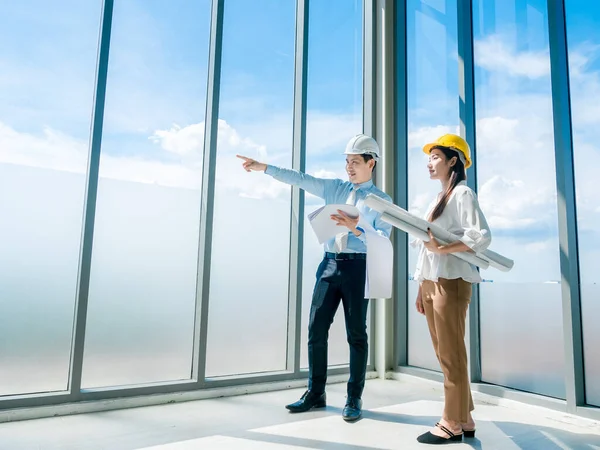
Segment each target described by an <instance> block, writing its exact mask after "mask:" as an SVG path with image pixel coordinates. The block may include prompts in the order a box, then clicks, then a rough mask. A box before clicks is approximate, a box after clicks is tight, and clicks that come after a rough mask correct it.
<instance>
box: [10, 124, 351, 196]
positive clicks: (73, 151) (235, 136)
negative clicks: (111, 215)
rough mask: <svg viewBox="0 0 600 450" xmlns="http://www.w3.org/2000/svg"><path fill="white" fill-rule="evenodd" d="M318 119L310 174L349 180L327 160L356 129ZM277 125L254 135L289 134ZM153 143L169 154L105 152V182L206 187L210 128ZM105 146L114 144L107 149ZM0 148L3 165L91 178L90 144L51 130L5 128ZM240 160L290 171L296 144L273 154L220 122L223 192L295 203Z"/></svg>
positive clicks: (155, 137) (173, 132) (174, 132)
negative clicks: (204, 177) (206, 145)
mask: <svg viewBox="0 0 600 450" xmlns="http://www.w3.org/2000/svg"><path fill="white" fill-rule="evenodd" d="M313 117H314V118H319V119H320V120H319V121H318V123H315V124H314V125H315V126H314V127H313V128H312V129H311V134H312V136H313V139H315V142H316V143H317V145H315V149H316V150H317V151H321V152H322V153H321V154H319V158H314V157H312V158H309V159H315V162H317V164H316V165H311V166H314V167H313V169H311V170H309V171H308V172H309V173H314V172H318V173H319V176H324V175H327V176H333V177H336V176H338V177H340V176H341V177H343V176H345V175H344V171H343V158H342V157H341V156H340V161H339V164H340V166H339V167H338V166H337V165H335V167H334V169H333V170H331V169H330V168H329V167H328V165H329V164H333V161H330V160H332V158H327V155H328V154H329V155H330V156H331V154H332V153H334V152H336V151H339V152H340V155H341V153H342V151H341V150H340V149H339V146H340V145H342V144H341V143H343V145H344V146H345V141H346V139H348V130H349V129H351V128H352V127H353V126H354V125H355V124H354V123H353V122H350V123H349V120H348V118H347V117H345V116H341V117H334V116H328V115H326V114H323V113H316V114H314V115H313ZM274 123H275V124H283V123H285V121H284V120H281V119H280V118H277V117H275V118H272V119H271V120H270V121H266V122H265V123H264V124H263V127H262V128H260V129H258V128H257V129H256V133H254V134H256V135H258V136H261V135H262V136H265V135H268V134H269V132H272V133H274V134H276V135H282V133H283V131H284V130H278V129H277V128H276V127H275V126H274V125H273V124H274ZM329 127H336V129H338V130H342V131H339V133H331V132H330V128H329ZM344 130H346V132H344ZM143 139H146V138H143ZM147 139H148V140H149V141H150V142H151V143H152V144H154V145H155V146H157V147H158V148H159V149H161V150H162V151H164V153H163V154H161V153H155V152H154V153H153V152H146V151H143V152H139V151H138V152H137V153H135V154H134V155H129V154H128V152H127V150H128V149H127V147H122V146H121V147H120V148H119V152H116V151H109V152H106V151H105V152H103V153H102V156H101V162H100V176H101V177H105V178H112V179H118V180H128V181H134V182H139V183H153V184H158V185H163V186H171V187H180V188H187V189H199V188H200V187H201V181H202V158H203V146H204V122H201V123H196V124H191V125H187V126H180V125H177V124H174V125H173V126H171V128H168V129H159V130H155V131H154V132H153V133H152V134H151V136H149V137H148V138H147ZM105 145H109V144H108V143H105ZM110 145H111V146H112V145H113V144H110ZM119 145H120V144H119ZM327 146H330V147H333V148H336V150H330V152H329V153H327V152H326V151H325V149H326V148H327ZM281 147H283V148H286V147H285V146H280V148H281ZM0 148H1V149H2V152H1V153H0V162H1V163H9V164H20V165H25V166H31V167H40V168H46V169H53V170H61V171H67V172H74V173H85V171H86V169H87V154H88V142H87V141H83V140H79V139H75V138H73V137H71V136H69V135H67V134H65V133H62V132H60V131H57V130H54V129H52V128H50V127H45V128H44V129H43V131H42V133H41V134H33V133H28V132H22V131H18V130H15V129H14V128H12V127H10V126H9V125H7V124H4V123H2V122H0ZM341 148H343V147H341ZM111 150H112V148H111ZM236 154H243V155H246V156H249V157H252V158H255V159H258V160H260V161H265V162H268V163H275V164H278V165H282V166H284V167H285V166H288V164H287V163H286V162H287V161H288V160H290V159H291V139H290V146H289V147H287V148H286V150H280V149H277V150H275V151H270V150H268V148H267V146H266V145H264V144H262V143H257V142H256V141H255V140H254V138H253V137H250V136H244V135H242V134H241V133H239V132H238V131H237V130H236V129H235V128H234V127H233V126H232V125H230V124H229V123H227V122H226V121H225V120H219V121H218V141H217V170H216V182H217V189H225V190H226V191H229V192H234V193H237V194H238V195H240V196H242V197H246V198H254V199H259V198H271V199H280V200H284V201H285V200H286V199H288V198H289V187H288V186H286V185H284V184H282V183H280V182H277V181H275V180H274V179H272V178H271V177H268V176H264V175H262V174H258V173H251V174H248V173H246V172H244V171H243V170H242V167H241V164H242V162H241V161H240V160H239V159H238V158H236V156H235V155H236ZM318 161H320V162H318ZM336 162H337V161H336Z"/></svg>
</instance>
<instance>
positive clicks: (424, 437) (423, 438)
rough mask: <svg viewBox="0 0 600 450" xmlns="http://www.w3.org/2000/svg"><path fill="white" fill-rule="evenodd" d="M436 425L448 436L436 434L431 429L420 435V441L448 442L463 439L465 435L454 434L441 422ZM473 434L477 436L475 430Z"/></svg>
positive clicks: (425, 442)
mask: <svg viewBox="0 0 600 450" xmlns="http://www.w3.org/2000/svg"><path fill="white" fill-rule="evenodd" d="M435 426H436V427H438V428H439V429H440V430H442V431H443V432H444V433H446V434H447V435H448V437H447V438H443V437H440V436H436V435H435V434H433V433H432V432H431V431H428V432H427V433H423V434H422V435H421V436H419V437H418V438H417V441H419V442H420V443H421V444H433V445H439V444H448V443H451V442H460V441H462V437H463V434H462V433H460V434H454V433H453V432H452V431H450V430H449V429H448V428H446V427H445V426H444V425H440V423H439V422H438V423H436V424H435ZM473 436H475V431H473Z"/></svg>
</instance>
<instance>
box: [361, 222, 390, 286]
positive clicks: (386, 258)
mask: <svg viewBox="0 0 600 450" xmlns="http://www.w3.org/2000/svg"><path fill="white" fill-rule="evenodd" d="M358 226H359V227H361V228H362V229H363V230H365V238H366V240H367V277H366V283H365V298H391V296H392V285H393V277H394V248H393V246H392V243H391V241H390V240H389V239H388V238H387V237H385V236H382V235H381V234H379V233H378V232H377V231H376V230H375V228H373V227H372V226H371V225H369V224H364V223H359V224H358Z"/></svg>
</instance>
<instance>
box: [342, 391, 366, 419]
mask: <svg viewBox="0 0 600 450" xmlns="http://www.w3.org/2000/svg"><path fill="white" fill-rule="evenodd" d="M361 416H362V400H361V399H360V398H356V397H348V400H347V401H346V406H345V407H344V411H343V412H342V417H343V418H344V420H345V421H346V422H354V421H355V420H358V419H360V418H361Z"/></svg>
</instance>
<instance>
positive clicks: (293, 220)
mask: <svg viewBox="0 0 600 450" xmlns="http://www.w3.org/2000/svg"><path fill="white" fill-rule="evenodd" d="M308 27H309V0H297V2H296V39H295V63H294V111H293V114H294V116H293V135H292V168H293V169H296V170H299V171H301V172H304V170H305V166H306V98H307V80H308V70H307V69H308ZM290 209H291V210H290V253H289V255H290V260H289V261H290V265H289V269H290V270H289V277H288V280H289V284H288V328H287V330H288V335H287V361H286V368H287V370H289V371H291V372H293V373H295V374H298V373H300V351H301V350H300V343H301V340H302V339H301V336H302V334H301V331H302V267H303V257H304V192H303V191H302V190H300V189H298V187H296V186H293V187H292V188H291V206H290Z"/></svg>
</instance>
